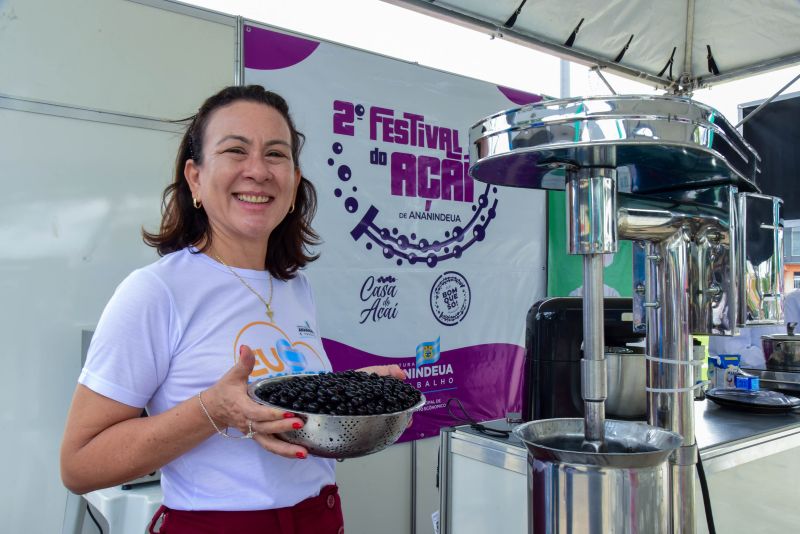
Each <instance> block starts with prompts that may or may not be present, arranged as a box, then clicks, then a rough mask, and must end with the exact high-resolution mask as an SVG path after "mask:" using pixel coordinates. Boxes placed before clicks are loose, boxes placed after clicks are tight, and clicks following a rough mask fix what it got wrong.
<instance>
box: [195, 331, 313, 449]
mask: <svg viewBox="0 0 800 534" xmlns="http://www.w3.org/2000/svg"><path fill="white" fill-rule="evenodd" d="M254 366H255V355H254V354H253V351H252V350H250V347H248V346H247V345H242V346H241V347H240V349H239V360H238V361H237V362H236V364H235V365H234V366H233V367H231V369H230V370H229V371H228V372H227V373H225V374H224V375H223V376H222V378H220V379H219V380H218V381H217V383H216V384H214V385H213V386H211V387H210V388H208V389H207V390H205V391H203V392H202V394H201V395H202V398H203V404H204V405H205V407H206V409H207V410H208V415H209V416H210V417H211V418H212V419H213V420H214V423H215V424H216V425H217V427H219V428H220V429H221V430H224V428H225V427H229V428H236V429H238V430H239V431H241V432H242V434H247V432H248V431H249V428H250V423H252V429H253V431H254V432H255V436H253V439H254V440H256V442H258V444H259V445H261V446H262V447H264V449H266V450H268V451H270V452H272V453H275V454H278V455H280V456H285V457H286V458H299V459H303V458H306V457H307V456H308V451H307V450H306V449H305V448H304V447H301V446H299V445H293V444H291V443H287V442H285V441H283V440H281V439H278V438H277V437H276V436H275V434H276V433H278V432H288V431H290V430H298V429H300V428H302V426H303V424H304V423H303V420H302V419H300V418H299V417H296V416H295V415H294V414H293V413H291V412H289V411H285V410H276V409H273V408H268V407H266V406H263V405H261V404H258V403H256V402H254V401H253V399H251V398H250V397H249V396H248V395H247V379H248V378H249V376H250V373H251V372H253V367H254ZM210 424H211V422H209V425H210Z"/></svg>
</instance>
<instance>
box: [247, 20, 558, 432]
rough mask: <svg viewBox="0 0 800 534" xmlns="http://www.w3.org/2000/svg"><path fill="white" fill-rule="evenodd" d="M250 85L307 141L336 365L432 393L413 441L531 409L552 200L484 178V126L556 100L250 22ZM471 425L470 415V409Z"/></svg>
mask: <svg viewBox="0 0 800 534" xmlns="http://www.w3.org/2000/svg"><path fill="white" fill-rule="evenodd" d="M243 46H244V63H245V76H244V80H245V83H248V84H260V85H263V86H264V87H266V88H268V89H270V90H273V91H275V92H277V93H279V94H281V95H282V96H283V97H285V98H286V99H287V101H288V102H289V105H290V108H291V110H292V114H293V116H294V118H295V121H296V123H297V127H298V128H299V129H300V131H301V132H303V133H304V134H305V135H306V137H307V140H306V144H305V147H304V149H303V153H302V155H301V162H300V163H301V167H302V170H303V174H304V176H306V177H307V178H308V179H310V180H311V181H312V182H313V183H314V185H315V186H316V188H317V194H318V197H319V208H318V212H317V216H316V218H315V220H314V228H315V229H316V230H317V231H318V232H319V233H320V235H321V237H322V239H323V241H324V243H323V244H322V245H321V247H320V248H319V252H320V253H321V257H320V259H319V260H318V261H316V262H314V263H313V264H311V265H310V266H309V268H308V270H307V273H308V276H309V278H310V279H311V282H312V285H313V287H314V292H315V295H316V300H317V307H318V314H319V327H320V331H321V333H322V337H323V343H324V347H325V350H326V352H327V354H328V357H329V359H330V361H331V362H332V365H333V368H334V370H337V371H338V370H344V369H351V368H359V367H364V366H368V365H381V364H387V363H397V364H399V365H400V366H401V367H403V369H405V371H406V373H407V374H408V382H409V383H410V384H412V385H413V386H414V387H416V388H418V389H420V390H421V391H422V392H423V393H424V394H425V396H426V399H427V404H426V406H425V407H424V408H423V409H422V410H421V411H420V412H419V413H418V414H417V415H416V416H415V417H414V422H413V425H412V426H411V427H410V428H409V429H408V430H407V431H406V433H405V434H404V436H403V438H402V439H403V440H408V439H417V438H424V437H430V436H435V435H437V434H438V432H439V429H440V428H441V427H442V426H449V425H453V424H457V423H458V422H459V421H457V420H455V419H454V418H453V417H452V416H451V415H449V414H448V412H447V410H446V409H445V405H446V403H447V401H448V399H451V398H455V399H458V400H459V401H460V402H461V404H462V405H463V407H464V408H465V410H466V412H467V413H468V415H469V416H471V417H472V418H474V419H476V420H480V421H485V420H489V419H496V418H500V417H504V416H505V414H506V413H507V412H509V411H520V410H521V383H522V371H523V364H524V362H523V359H524V334H525V317H526V314H527V312H528V309H529V308H530V306H531V305H532V304H533V303H534V302H536V301H537V300H539V299H541V298H543V297H544V295H545V262H546V205H545V200H546V196H545V194H544V192H541V191H531V190H520V189H508V188H499V187H496V186H490V185H487V184H484V183H481V182H477V181H473V180H472V178H471V177H470V176H469V175H468V168H469V156H468V152H469V150H468V143H469V137H468V132H469V128H470V126H472V124H474V123H475V122H476V121H478V120H480V119H481V118H483V117H485V116H488V115H490V114H493V113H496V112H497V111H500V110H503V109H507V108H510V107H514V106H518V105H522V104H526V103H530V102H536V101H538V100H541V97H539V96H538V95H534V94H529V93H525V92H521V91H517V90H513V89H509V88H506V87H498V86H496V85H492V84H489V83H486V82H481V81H477V80H473V79H469V78H465V77H460V76H456V75H453V74H448V73H445V72H441V71H437V70H434V69H429V68H424V67H420V66H419V65H415V64H411V63H406V62H403V61H399V60H395V59H390V58H386V57H383V56H379V55H376V54H371V53H367V52H364V51H361V50H356V49H352V48H348V47H345V46H341V45H335V44H331V43H327V42H324V41H317V40H314V39H310V38H308V37H301V36H297V35H294V34H290V33H286V32H283V31H278V30H274V29H268V28H265V27H262V26H259V25H255V24H250V23H247V24H245V26H244V40H243ZM458 415H459V416H462V417H463V414H461V413H459V414H458Z"/></svg>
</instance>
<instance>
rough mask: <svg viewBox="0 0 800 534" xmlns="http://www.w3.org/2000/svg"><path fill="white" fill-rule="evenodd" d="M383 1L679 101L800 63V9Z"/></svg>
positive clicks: (740, 2)
mask: <svg viewBox="0 0 800 534" xmlns="http://www.w3.org/2000/svg"><path fill="white" fill-rule="evenodd" d="M385 1H388V2H390V3H393V4H397V5H401V6H404V7H407V8H410V9H414V10H417V11H421V12H423V13H427V14H430V15H433V16H436V17H439V18H443V19H445V20H449V21H451V22H455V23H459V24H462V25H465V26H469V27H472V28H475V29H479V30H482V31H487V32H489V33H491V34H493V35H495V36H498V37H499V36H502V37H503V38H505V39H509V40H512V41H514V42H518V43H520V44H525V45H528V46H532V47H534V48H538V49H542V50H545V51H548V52H550V53H554V54H556V55H558V56H561V57H564V58H567V59H570V60H573V61H578V62H581V63H584V64H586V65H590V66H598V67H600V68H605V69H608V70H609V71H613V72H615V73H617V74H621V75H624V76H628V77H631V78H635V79H639V80H642V81H648V82H653V83H656V84H658V85H661V86H663V87H665V88H669V89H671V90H672V91H675V92H685V91H691V90H693V89H697V88H699V87H707V86H709V85H712V84H716V83H720V82H722V81H728V80H732V79H736V78H741V77H745V76H749V75H751V74H755V73H757V72H762V71H766V70H770V69H775V68H779V67H783V66H788V65H792V64H795V63H800V2H798V1H797V0H491V1H489V0H385ZM576 28H578V31H577V32H575V34H574V35H573V32H574V31H575V29H576ZM570 36H572V39H570ZM570 40H571V41H572V42H571V43H569V45H568V44H567V43H568V41H570ZM626 45H627V48H626ZM687 51H688V52H689V53H688V54H687ZM620 56H621V58H620ZM670 58H672V63H671V64H670V63H669V62H670Z"/></svg>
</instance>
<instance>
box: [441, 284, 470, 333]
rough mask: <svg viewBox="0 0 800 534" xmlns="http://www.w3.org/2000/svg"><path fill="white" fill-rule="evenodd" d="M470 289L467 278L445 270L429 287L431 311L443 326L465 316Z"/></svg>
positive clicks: (456, 322) (451, 324) (454, 322)
mask: <svg viewBox="0 0 800 534" xmlns="http://www.w3.org/2000/svg"><path fill="white" fill-rule="evenodd" d="M469 303H470V289H469V283H468V282H467V279H466V278H464V277H463V276H462V275H461V274H459V273H457V272H455V271H447V272H446V273H444V274H442V275H441V276H440V277H439V278H437V279H436V282H434V283H433V287H432V288H431V312H432V313H433V316H434V317H436V320H437V321H439V322H440V323H442V324H443V325H445V326H453V325H455V324H458V323H460V322H461V321H462V320H463V319H464V317H466V316H467V312H468V311H469Z"/></svg>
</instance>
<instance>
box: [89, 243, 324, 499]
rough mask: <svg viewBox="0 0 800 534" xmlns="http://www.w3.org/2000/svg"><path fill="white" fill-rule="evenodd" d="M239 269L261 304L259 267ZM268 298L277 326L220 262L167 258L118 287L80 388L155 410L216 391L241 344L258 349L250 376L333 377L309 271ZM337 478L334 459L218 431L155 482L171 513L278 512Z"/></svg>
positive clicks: (265, 289) (278, 285) (265, 285)
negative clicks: (285, 452)
mask: <svg viewBox="0 0 800 534" xmlns="http://www.w3.org/2000/svg"><path fill="white" fill-rule="evenodd" d="M236 272H237V273H238V274H239V276H241V277H242V278H244V279H245V280H246V281H247V283H248V284H250V286H252V288H253V289H255V290H256V291H259V292H261V296H262V297H264V298H265V299H268V298H269V278H268V275H267V272H266V271H252V270H246V269H236ZM273 291H274V294H273V297H272V309H273V311H274V312H275V315H274V318H275V320H274V323H273V322H272V321H270V319H269V317H268V316H267V315H266V309H265V306H264V304H263V303H262V302H261V301H260V300H259V299H258V298H257V297H256V296H255V295H254V294H253V293H252V292H251V291H250V290H249V289H247V287H245V286H244V284H242V283H241V282H240V281H239V280H238V279H237V278H236V277H235V276H234V275H233V274H232V273H231V272H230V271H229V270H228V268H227V267H225V266H224V265H222V264H220V263H218V262H216V261H214V260H212V259H211V258H209V257H208V256H206V255H205V254H193V253H191V252H190V250H189V249H184V250H181V251H178V252H174V253H172V254H168V255H166V256H164V257H163V258H161V259H160V260H159V261H157V262H155V263H153V264H151V265H148V266H147V267H144V268H142V269H139V270H137V271H134V272H133V273H131V274H130V275H129V276H128V277H127V278H126V279H125V280H124V281H123V282H122V283H121V284H120V285H119V287H118V288H117V290H116V292H115V293H114V295H113V296H112V297H111V300H110V301H109V302H108V304H107V305H106V308H105V310H104V311H103V315H102V317H101V318H100V321H99V323H98V325H97V329H96V331H95V333H94V336H93V338H92V343H91V346H90V347H89V354H88V356H87V360H86V365H85V367H84V369H83V372H82V373H81V375H80V378H79V379H78V381H79V382H80V383H81V384H83V385H84V386H86V387H88V388H90V389H91V390H93V391H95V392H97V393H99V394H101V395H104V396H106V397H109V398H111V399H114V400H116V401H119V402H122V403H124V404H127V405H130V406H134V407H137V408H139V407H144V406H147V409H148V412H149V413H150V414H151V415H157V414H160V413H162V412H164V411H166V410H168V409H170V408H172V407H173V406H175V405H176V404H179V403H181V402H183V401H185V400H186V399H190V398H192V397H194V396H196V395H197V393H198V392H200V391H203V390H205V389H207V388H208V387H210V386H211V385H213V384H214V383H215V382H216V381H217V380H219V378H220V377H221V376H222V375H223V374H225V373H226V372H227V371H228V370H229V369H230V368H231V367H232V366H233V365H234V363H235V361H236V358H237V355H238V351H239V347H240V346H241V345H248V346H250V348H252V349H253V351H254V352H255V353H256V366H255V368H254V369H253V373H252V374H251V376H250V380H251V381H252V380H255V379H258V378H262V377H265V376H270V375H274V374H278V373H291V372H302V371H322V370H325V371H330V370H331V365H330V362H329V361H328V358H327V356H326V354H325V351H324V349H323V347H322V342H321V339H320V337H319V332H318V329H317V320H316V307H315V304H314V300H313V296H312V293H311V288H310V286H309V283H308V280H307V278H306V277H305V275H304V274H302V273H298V274H297V275H296V276H295V277H294V278H292V279H291V280H289V281H287V282H283V281H279V280H273ZM209 424H210V423H209ZM229 432H230V433H231V434H232V435H240V434H239V433H238V431H236V430H234V429H230V430H229ZM333 482H334V466H333V462H332V461H331V460H326V459H322V458H316V457H313V456H309V457H308V458H306V459H305V460H296V459H288V458H283V457H281V456H278V455H275V454H272V453H270V452H268V451H266V450H264V449H263V448H262V447H261V446H260V445H258V444H257V443H256V442H255V441H253V440H238V439H227V438H224V437H222V436H219V435H216V434H215V435H214V436H212V437H210V438H209V439H207V440H206V441H204V442H203V443H201V444H199V445H198V446H197V447H195V448H194V449H192V450H190V451H189V452H187V453H186V454H184V455H182V456H180V457H178V458H177V459H175V460H174V461H172V462H170V463H169V464H167V465H165V466H164V467H163V468H162V475H161V486H162V488H163V492H164V505H166V506H168V507H169V508H173V509H176V510H230V511H234V510H262V509H271V508H281V507H285V506H292V505H294V504H296V503H298V502H300V501H302V500H304V499H306V498H308V497H313V496H316V495H318V494H319V491H320V489H321V488H322V487H323V486H325V485H328V484H333Z"/></svg>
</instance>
